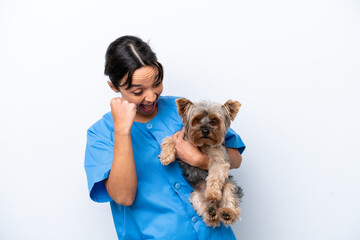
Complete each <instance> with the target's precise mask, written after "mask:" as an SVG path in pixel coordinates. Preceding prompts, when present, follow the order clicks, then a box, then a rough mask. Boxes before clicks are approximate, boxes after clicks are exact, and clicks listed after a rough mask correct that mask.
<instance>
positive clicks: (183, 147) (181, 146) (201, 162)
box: [172, 129, 209, 170]
mask: <svg viewBox="0 0 360 240" xmlns="http://www.w3.org/2000/svg"><path fill="white" fill-rule="evenodd" d="M184 134H185V131H184V129H182V130H181V131H179V132H176V133H175V134H174V135H173V136H172V138H173V140H174V142H175V151H176V152H175V155H176V157H177V158H179V159H181V160H182V161H184V162H186V163H188V164H190V165H191V166H194V167H198V168H201V169H204V170H208V164H209V157H208V156H207V155H206V154H203V153H202V152H200V150H199V149H198V148H197V147H195V146H194V145H192V144H191V143H189V142H188V141H186V140H184Z"/></svg>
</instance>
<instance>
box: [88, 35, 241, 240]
mask: <svg viewBox="0 0 360 240" xmlns="http://www.w3.org/2000/svg"><path fill="white" fill-rule="evenodd" d="M105 74H106V75H107V76H109V79H110V81H108V84H109V86H110V88H111V89H113V90H114V91H115V92H117V93H120V94H121V97H117V98H114V99H112V100H111V102H110V106H111V112H108V113H106V114H105V115H104V116H103V117H102V118H101V119H100V120H98V121H97V122H95V123H94V124H93V125H92V126H91V127H90V128H89V129H88V131H87V146H86V152H85V170H86V175H87V180H88V187H89V192H90V198H91V199H92V200H94V201H96V202H110V205H111V211H112V215H113V220H114V224H115V228H116V232H117V235H118V238H119V239H158V240H165V239H172V240H175V239H206V240H209V239H216V240H219V239H226V240H229V239H235V236H234V234H233V231H232V229H231V227H228V228H227V227H226V226H224V225H223V224H221V226H220V227H216V228H211V227H207V226H206V225H205V223H204V222H203V221H202V219H201V217H199V216H198V215H197V213H196V212H195V211H194V209H193V207H192V205H191V203H190V202H189V197H190V194H191V192H192V187H191V186H190V185H189V183H187V181H186V180H185V179H184V177H183V175H182V170H181V168H180V167H179V165H178V163H177V162H174V163H172V164H170V165H168V166H163V165H162V164H161V163H160V160H159V158H158V155H159V154H160V151H161V149H160V144H161V141H162V140H163V139H164V138H165V137H167V136H170V135H173V137H174V138H175V139H176V155H177V158H178V159H180V160H182V161H185V162H187V163H189V164H191V165H193V166H196V167H199V168H202V169H207V164H208V161H209V159H208V157H207V156H206V155H203V154H202V153H201V152H200V151H199V150H198V149H197V148H196V147H194V146H193V145H192V144H190V143H188V142H187V141H185V140H184V139H183V138H184V132H183V131H182V127H183V125H182V122H181V119H180V117H179V115H178V114H177V107H176V103H175V100H176V99H177V97H170V96H165V97H164V96H161V93H162V91H163V68H162V65H161V64H160V63H159V62H158V61H157V58H156V55H155V53H154V52H153V51H152V50H151V48H150V47H149V45H148V44H147V43H145V42H144V41H142V40H141V39H140V38H137V37H134V36H123V37H120V38H118V39H116V40H115V41H113V42H112V43H111V44H110V45H109V47H108V49H107V52H106V62H105ZM225 145H226V146H227V150H228V153H229V156H230V160H231V168H238V167H239V166H240V164H241V153H242V152H243V151H244V149H245V145H244V143H243V142H242V140H241V138H240V136H239V135H238V134H236V133H235V132H234V131H233V130H232V129H229V131H228V133H227V135H226V139H225Z"/></svg>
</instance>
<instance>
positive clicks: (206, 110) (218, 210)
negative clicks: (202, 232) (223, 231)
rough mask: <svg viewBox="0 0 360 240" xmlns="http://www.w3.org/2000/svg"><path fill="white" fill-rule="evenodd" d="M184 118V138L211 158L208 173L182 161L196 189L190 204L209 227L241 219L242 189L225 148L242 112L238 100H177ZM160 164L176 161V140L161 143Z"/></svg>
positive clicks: (181, 163)
mask: <svg viewBox="0 0 360 240" xmlns="http://www.w3.org/2000/svg"><path fill="white" fill-rule="evenodd" d="M176 104H177V110H178V113H179V115H180V116H181V118H182V121H183V124H184V128H185V137H184V139H185V140H187V141H189V142H190V143H192V144H193V145H194V146H197V147H198V148H199V150H200V151H201V152H202V153H204V154H207V155H208V156H209V159H210V160H209V165H208V169H209V170H208V171H206V170H203V169H200V168H197V167H193V166H191V165H189V164H187V163H185V162H183V161H178V163H179V164H180V167H181V168H182V170H183V173H184V176H185V178H186V179H187V181H188V182H189V183H190V184H191V186H192V187H193V188H194V191H193V192H192V193H191V196H190V202H191V203H192V205H193V207H194V209H195V211H196V212H197V213H198V214H199V216H201V217H202V219H203V221H204V222H205V224H206V225H207V226H211V227H216V226H220V222H223V223H224V224H225V225H226V226H229V225H230V224H232V223H234V222H235V221H236V220H237V219H239V218H240V208H239V205H240V200H241V197H242V196H243V193H242V189H241V188H240V187H239V186H237V185H236V183H235V181H234V179H233V177H232V176H231V175H229V169H230V158H229V155H228V153H227V150H226V147H225V135H226V133H227V131H228V129H229V127H230V123H231V121H233V120H234V119H235V117H236V115H237V113H238V111H239V108H240V106H241V104H240V103H239V102H238V101H232V100H228V101H227V102H226V103H225V104H224V105H221V104H219V103H211V102H206V101H202V102H199V103H192V102H191V101H189V100H187V99H185V98H180V99H177V100H176ZM160 161H161V163H162V164H163V165H168V164H170V163H172V162H173V161H175V143H174V141H173V139H172V137H171V136H170V137H167V138H165V139H164V140H163V141H162V143H161V153H160Z"/></svg>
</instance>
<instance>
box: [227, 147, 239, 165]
mask: <svg viewBox="0 0 360 240" xmlns="http://www.w3.org/2000/svg"><path fill="white" fill-rule="evenodd" d="M226 150H227V152H228V154H229V157H230V169H234V168H239V167H240V165H241V162H242V156H241V154H240V152H239V150H237V149H236V148H228V147H227V148H226Z"/></svg>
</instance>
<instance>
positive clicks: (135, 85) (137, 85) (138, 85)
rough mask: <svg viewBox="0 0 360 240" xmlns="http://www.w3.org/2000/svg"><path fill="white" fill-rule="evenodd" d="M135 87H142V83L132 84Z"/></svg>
mask: <svg viewBox="0 0 360 240" xmlns="http://www.w3.org/2000/svg"><path fill="white" fill-rule="evenodd" d="M133 87H142V85H140V84H131V87H130V88H133Z"/></svg>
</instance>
